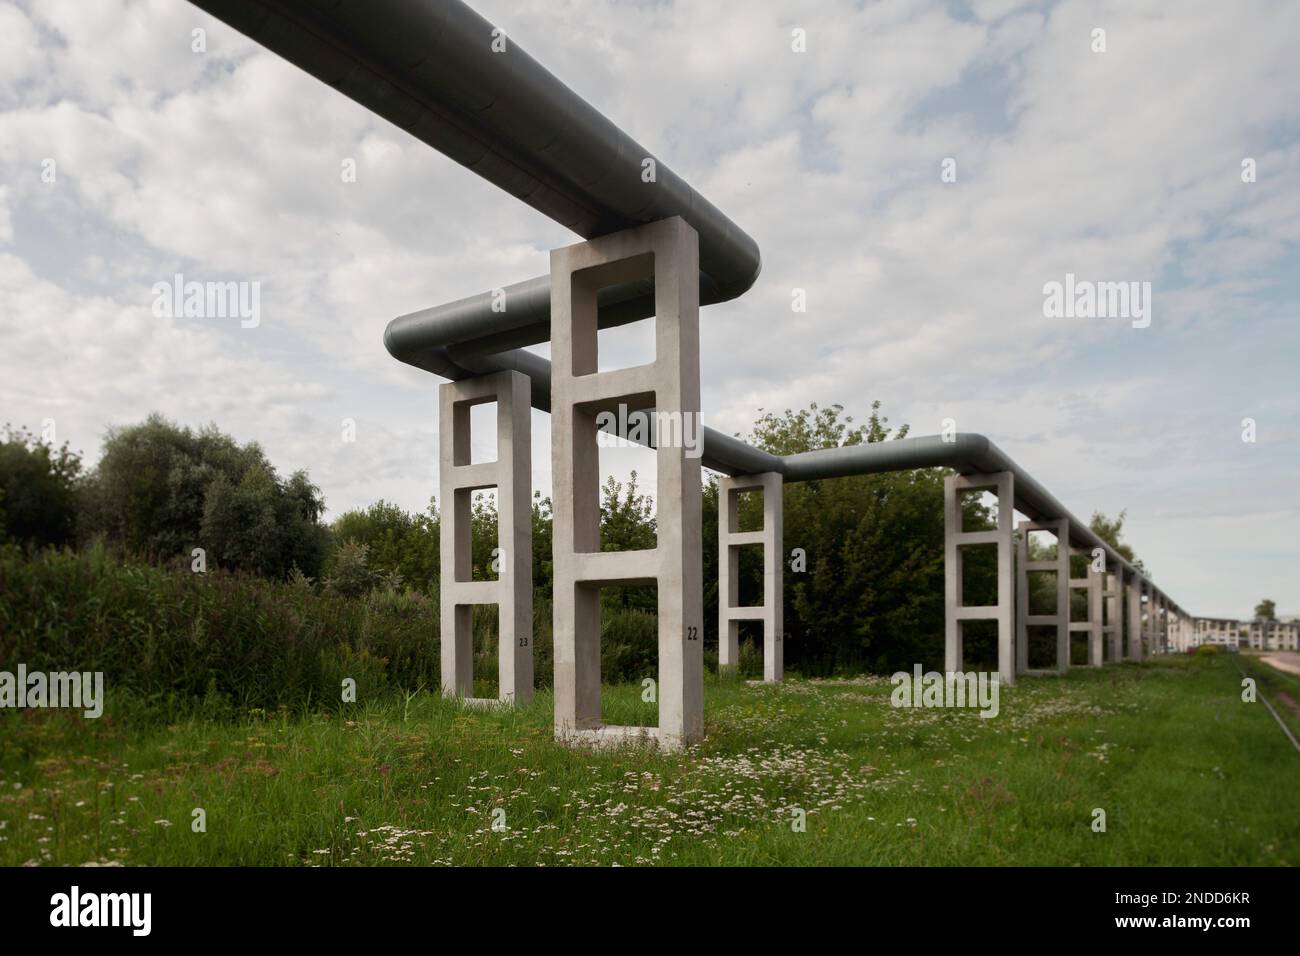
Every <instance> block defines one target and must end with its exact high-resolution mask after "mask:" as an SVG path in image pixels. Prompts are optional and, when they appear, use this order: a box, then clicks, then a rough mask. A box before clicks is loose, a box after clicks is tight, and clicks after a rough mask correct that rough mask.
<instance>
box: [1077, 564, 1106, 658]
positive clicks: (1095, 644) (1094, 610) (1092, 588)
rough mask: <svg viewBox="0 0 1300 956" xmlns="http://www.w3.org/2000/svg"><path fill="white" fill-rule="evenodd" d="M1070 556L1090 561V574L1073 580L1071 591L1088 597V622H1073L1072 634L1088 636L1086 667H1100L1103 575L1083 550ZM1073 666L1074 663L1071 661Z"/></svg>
mask: <svg viewBox="0 0 1300 956" xmlns="http://www.w3.org/2000/svg"><path fill="white" fill-rule="evenodd" d="M1070 554H1071V555H1072V556H1074V557H1083V558H1085V559H1087V561H1088V573H1087V576H1086V577H1082V578H1071V579H1070V589H1071V590H1074V591H1083V592H1084V593H1086V594H1087V596H1088V620H1086V621H1071V622H1070V631H1071V633H1076V634H1079V633H1083V634H1087V635H1088V662H1087V664H1085V665H1083V666H1085V667H1100V666H1101V665H1102V650H1101V644H1102V633H1103V632H1102V600H1103V598H1102V578H1103V576H1104V575H1103V574H1102V572H1101V571H1098V570H1097V569H1096V568H1094V567H1093V563H1092V555H1091V554H1090V553H1089V552H1087V551H1084V550H1083V549H1082V548H1071V549H1070ZM1070 664H1071V665H1073V664H1074V661H1073V660H1071V661H1070Z"/></svg>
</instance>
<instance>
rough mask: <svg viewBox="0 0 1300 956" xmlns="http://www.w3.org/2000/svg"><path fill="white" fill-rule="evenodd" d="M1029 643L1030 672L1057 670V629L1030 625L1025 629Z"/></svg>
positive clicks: (1043, 625)
mask: <svg viewBox="0 0 1300 956" xmlns="http://www.w3.org/2000/svg"><path fill="white" fill-rule="evenodd" d="M1025 639H1026V641H1028V650H1029V661H1028V667H1029V669H1030V670H1043V671H1048V670H1056V628H1054V627H1052V626H1051V625H1045V624H1030V625H1029V626H1028V627H1026V628H1025Z"/></svg>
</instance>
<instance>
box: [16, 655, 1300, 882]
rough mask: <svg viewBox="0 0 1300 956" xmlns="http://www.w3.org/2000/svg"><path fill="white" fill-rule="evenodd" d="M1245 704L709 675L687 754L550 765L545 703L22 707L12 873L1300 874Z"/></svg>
mask: <svg viewBox="0 0 1300 956" xmlns="http://www.w3.org/2000/svg"><path fill="white" fill-rule="evenodd" d="M1240 684H1241V676H1240V673H1239V672H1238V670H1237V667H1236V665H1235V663H1234V662H1233V660H1231V659H1229V657H1228V655H1223V656H1219V657H1215V658H1208V659H1207V658H1200V659H1159V660H1156V661H1154V662H1150V663H1147V664H1143V665H1133V664H1123V665H1119V666H1112V667H1108V668H1106V669H1104V670H1101V671H1085V670H1076V671H1073V672H1071V674H1070V675H1069V676H1068V677H1066V678H1063V679H1054V678H1039V679H1025V680H1022V681H1021V682H1020V684H1019V685H1018V686H1017V687H1016V688H1014V689H1011V690H1004V691H1003V693H1002V700H1001V714H1000V715H999V716H998V717H996V718H994V719H991V720H986V719H981V718H979V717H978V716H977V715H976V712H975V711H960V712H959V711H951V710H902V709H894V708H892V707H890V706H889V692H890V690H891V686H890V684H889V682H888V681H887V680H886V679H883V678H861V679H858V680H852V681H826V682H821V681H799V680H792V681H790V682H789V683H787V684H786V685H785V686H782V687H755V686H749V685H745V684H743V683H739V682H726V683H717V682H710V684H709V685H708V687H707V688H706V692H707V696H706V720H707V734H708V738H707V740H706V741H705V743H703V744H702V745H700V746H698V747H696V748H694V749H692V750H691V751H689V752H687V753H684V754H677V755H660V754H658V753H654V752H650V751H646V750H636V749H632V750H623V751H613V752H590V751H583V750H569V749H566V748H563V747H560V746H557V745H556V744H555V743H554V742H553V741H552V739H551V706H552V701H551V698H550V696H549V694H540V695H539V696H538V699H537V700H536V701H535V702H534V704H532V705H531V706H530V707H527V708H524V709H522V710H519V711H491V712H480V711H465V710H461V709H459V708H458V707H456V706H455V705H454V704H452V703H448V702H444V701H442V700H440V699H438V698H437V697H436V696H430V695H427V694H420V695H417V696H415V697H413V698H411V699H410V700H409V701H408V700H403V699H401V698H398V699H396V700H392V699H390V700H387V701H385V702H383V703H381V704H376V705H374V706H370V707H364V708H357V709H355V710H352V711H349V712H347V713H339V714H332V715H325V714H311V713H308V714H300V715H296V716H294V715H289V714H279V715H276V714H270V715H260V716H257V717H255V718H251V719H245V720H243V721H240V722H230V721H225V722H222V721H204V720H197V719H196V720H192V721H188V722H183V723H178V724H175V725H171V726H163V725H159V724H156V723H150V722H149V720H148V719H147V714H133V715H132V716H130V717H124V716H122V715H121V713H120V710H121V708H120V707H119V706H118V705H117V704H115V702H114V701H113V700H111V699H110V702H109V708H108V710H107V711H106V715H105V717H104V718H101V719H100V720H98V721H87V720H83V719H81V718H80V717H77V716H73V715H72V714H69V713H67V712H56V711H39V712H38V711H4V712H0V864H7V865H18V864H23V863H26V862H29V861H34V862H36V863H40V864H46V865H53V864H81V863H87V862H99V863H108V862H120V863H123V864H127V865H132V864H155V865H163V864H179V865H192V864H241V865H249V864H252V865H286V864H287V865H296V864H302V865H340V864H446V863H452V864H520V865H548V866H549V865H568V864H599V865H608V864H614V863H618V864H623V865H633V864H645V863H663V864H724V865H725V864H968V865H987V864H1031V865H1035V864H1062V865H1069V864H1084V865H1106V864H1137V865H1142V864H1174V865H1209V864H1229V865H1232V864H1290V865H1294V864H1297V863H1300V813H1297V812H1296V798H1297V794H1300V754H1297V753H1295V751H1294V750H1292V748H1291V746H1290V744H1289V743H1288V742H1287V741H1286V739H1285V738H1284V737H1283V735H1282V733H1281V731H1280V730H1279V729H1278V727H1277V726H1276V724H1275V723H1274V721H1273V718H1272V717H1271V716H1269V714H1268V713H1267V711H1266V710H1265V709H1264V707H1263V706H1262V705H1261V704H1245V703H1242V702H1241V698H1240ZM640 693H641V688H640V686H639V685H624V686H618V687H607V688H606V689H605V702H606V715H607V717H608V718H610V719H611V721H617V722H626V723H653V722H654V719H655V716H654V708H653V705H648V704H643V703H641V701H640ZM1270 699H1271V698H1270ZM196 807H201V808H203V809H204V810H205V811H206V816H207V832H205V833H195V832H192V829H191V825H190V821H191V811H192V810H193V809H194V808H196ZM793 807H799V808H802V809H803V810H805V811H806V812H807V829H806V832H794V830H793V829H792V827H791V819H792V810H791V808H793ZM1095 808H1100V809H1103V810H1104V811H1105V812H1106V824H1107V827H1106V832H1104V833H1097V832H1094V831H1093V829H1092V826H1091V824H1092V821H1093V811H1094V809H1095ZM497 809H503V810H504V811H505V818H504V822H505V827H506V828H505V829H504V830H500V831H494V830H493V829H492V826H491V824H492V819H493V811H494V810H497ZM162 821H166V823H163V822H162ZM168 824H170V825H168Z"/></svg>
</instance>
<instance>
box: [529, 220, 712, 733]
mask: <svg viewBox="0 0 1300 956" xmlns="http://www.w3.org/2000/svg"><path fill="white" fill-rule="evenodd" d="M647 278H653V280H654V290H655V347H656V353H655V358H654V361H653V362H651V363H649V364H647V365H640V366H636V367H634V368H627V369H620V370H617V371H608V372H599V371H598V367H599V366H598V356H597V323H596V318H597V316H596V296H597V293H598V292H599V291H600V290H601V289H602V288H605V287H607V286H611V285H617V284H619V283H623V282H630V281H635V280H639V279H647ZM551 355H552V361H553V365H552V373H551V416H552V417H551V435H552V486H553V505H554V542H553V555H554V574H555V597H554V613H555V616H554V633H555V735H556V738H557V739H559V740H562V741H566V742H570V743H587V744H591V745H596V746H603V745H606V744H610V743H615V744H616V743H620V742H639V741H647V742H648V741H654V742H656V743H657V744H658V745H659V746H660V747H661V748H664V749H675V748H678V747H681V746H683V745H685V744H690V743H693V742H695V741H698V740H700V739H701V738H702V737H703V734H704V657H703V646H704V641H703V627H702V623H703V604H704V601H703V581H702V577H701V576H702V574H703V565H702V539H701V523H700V505H701V489H700V461H699V458H698V457H693V455H692V454H690V453H689V450H688V449H687V448H686V447H685V444H686V443H685V442H683V441H677V442H665V440H664V435H663V430H662V428H661V429H660V434H659V443H658V448H657V450H656V461H657V468H658V479H657V491H656V495H655V503H656V505H657V508H658V514H657V519H656V525H657V529H658V543H657V546H656V547H655V548H654V549H653V550H645V551H624V552H602V551H601V549H600V547H601V546H600V502H599V493H600V489H599V483H600V458H599V451H598V446H597V440H596V432H597V423H596V416H597V415H598V414H600V413H601V412H602V411H610V412H615V413H617V412H618V411H619V406H620V405H623V406H626V411H628V412H629V413H630V412H635V411H647V410H654V411H655V412H656V415H657V416H659V417H660V420H661V421H662V420H663V419H662V416H664V415H665V414H667V415H668V416H670V417H671V416H673V415H676V416H679V417H678V418H677V421H678V424H679V425H680V424H682V423H683V422H684V421H685V420H686V419H685V416H688V415H689V416H694V420H695V421H696V422H698V416H699V414H700V345H699V246H698V238H697V236H696V233H695V230H693V229H692V228H691V227H690V226H688V225H687V224H686V222H685V221H684V220H682V219H681V218H678V217H674V218H671V219H662V220H659V221H657V222H653V223H650V224H649V225H645V226H639V227H637V228H634V229H626V230H623V231H622V232H616V233H612V234H610V235H607V236H602V237H600V238H598V239H592V240H590V241H588V242H581V243H577V244H576V245H572V246H567V247H565V248H563V249H556V250H554V251H552V253H551ZM678 434H679V435H680V434H681V432H680V430H679V432H678ZM610 584H652V585H655V586H656V587H657V589H658V607H659V672H658V682H657V693H658V701H659V726H658V728H657V729H656V728H644V727H611V726H606V725H605V723H604V721H603V719H602V717H601V700H600V588H601V586H603V585H610Z"/></svg>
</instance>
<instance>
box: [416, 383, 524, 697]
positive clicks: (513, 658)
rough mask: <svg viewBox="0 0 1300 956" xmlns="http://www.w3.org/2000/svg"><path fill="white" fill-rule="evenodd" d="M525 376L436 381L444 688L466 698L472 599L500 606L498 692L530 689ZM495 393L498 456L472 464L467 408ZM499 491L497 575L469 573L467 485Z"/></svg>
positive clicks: (470, 687)
mask: <svg viewBox="0 0 1300 956" xmlns="http://www.w3.org/2000/svg"><path fill="white" fill-rule="evenodd" d="M529 392H530V385H529V381H528V377H527V376H526V375H523V374H521V373H520V372H513V371H507V372H497V373H495V374H493V375H484V376H482V377H479V378H473V379H466V380H464V381H460V382H452V383H450V384H448V385H442V386H440V387H439V389H438V430H439V436H440V439H439V449H438V464H439V468H438V471H439V476H440V479H439V480H440V487H441V492H440V493H441V494H442V520H441V524H442V530H441V542H440V544H441V556H442V574H441V578H440V580H439V584H438V589H439V594H440V595H441V604H442V608H441V625H442V692H443V694H444V695H445V696H448V697H461V698H464V699H465V700H466V702H467V703H475V704H484V703H491V701H484V700H478V699H476V698H474V696H473V693H474V656H473V655H474V648H473V635H472V633H471V621H472V611H473V605H475V604H495V605H497V611H498V621H499V628H498V637H499V646H498V650H497V654H498V678H499V692H498V698H499V700H501V701H504V702H507V703H518V704H523V703H527V702H528V701H530V700H532V698H533V521H532V495H531V493H530V492H531V488H532V468H533V465H532V432H531V428H530V421H529V418H530V412H529V410H530V408H531V407H532V405H531V402H530V397H529ZM494 399H495V400H496V403H497V459H496V461H493V462H483V463H481V464H477V465H473V464H470V426H469V420H470V408H471V407H473V406H474V405H479V404H482V403H484V402H490V401H492V400H494ZM486 488H495V489H496V492H497V530H498V547H499V549H500V551H499V553H498V555H497V580H495V581H474V580H471V567H470V514H471V507H472V498H473V495H474V492H475V491H479V490H482V489H486Z"/></svg>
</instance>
